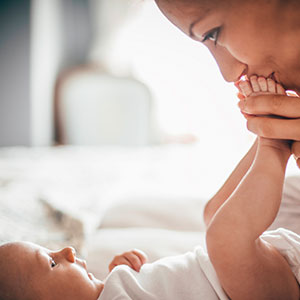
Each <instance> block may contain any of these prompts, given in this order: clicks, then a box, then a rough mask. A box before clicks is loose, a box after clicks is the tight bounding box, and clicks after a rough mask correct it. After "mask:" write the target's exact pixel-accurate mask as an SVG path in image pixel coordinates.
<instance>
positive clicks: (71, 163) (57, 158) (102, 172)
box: [0, 145, 300, 279]
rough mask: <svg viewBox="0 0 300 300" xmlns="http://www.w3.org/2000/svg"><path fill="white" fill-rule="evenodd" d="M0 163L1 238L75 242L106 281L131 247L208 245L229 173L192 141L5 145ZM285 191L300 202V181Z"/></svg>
mask: <svg viewBox="0 0 300 300" xmlns="http://www.w3.org/2000/svg"><path fill="white" fill-rule="evenodd" d="M0 166H1V167H0V203H1V204H0V241H1V242H5V241H12V240H29V241H32V242H36V243H39V244H41V245H43V246H46V247H49V248H52V249H56V248H60V247H63V246H66V245H72V246H74V247H75V248H76V250H77V252H78V255H80V256H82V257H84V258H85V259H86V260H87V262H88V267H89V270H90V271H91V272H93V273H94V274H95V275H96V276H98V277H99V278H100V279H103V278H104V277H105V276H106V274H107V272H108V268H107V267H108V264H109V262H110V260H111V259H112V258H113V256H114V255H115V254H118V253H121V252H123V251H126V250H129V249H132V248H139V249H141V250H143V251H144V252H146V253H147V255H148V257H149V261H150V262H151V261H154V260H156V259H158V258H161V257H164V256H168V255H176V254H181V253H184V252H186V251H188V250H192V249H193V248H194V247H195V246H197V245H202V246H203V247H204V248H205V227H204V223H203V220H202V213H203V208H204V205H205V203H206V201H207V199H208V198H209V196H210V195H211V194H212V193H213V192H214V191H215V190H216V186H219V185H220V182H221V180H223V178H225V175H226V174H225V173H228V170H220V172H218V176H219V177H218V176H216V174H212V172H211V169H212V168H211V161H209V160H207V159H206V156H200V155H199V147H198V146H191V145H165V146H148V147H71V146H60V147H51V148H22V147H16V148H1V149H0ZM222 172H223V173H222ZM214 179H215V180H214ZM209 182H212V184H209ZM287 191H288V192H286V194H287V195H288V196H289V201H291V202H292V205H296V204H297V201H298V200H297V199H298V198H297V194H298V193H300V181H299V178H298V179H297V178H294V179H293V180H292V181H291V183H289V185H288V189H287ZM282 210H283V214H282V216H281V215H279V216H281V217H280V218H279V220H280V222H286V216H287V215H289V216H290V215H291V214H293V217H294V218H296V219H297V218H299V214H298V213H296V212H295V210H293V211H292V212H291V206H283V208H282ZM289 220H290V221H289V222H290V225H291V226H292V227H293V226H294V225H293V224H295V222H293V220H292V219H289ZM296 223H297V224H298V223H299V222H296ZM279 225H280V224H275V225H274V226H275V227H276V226H279ZM297 226H298V225H297ZM298 227H299V226H298ZM298 227H297V228H296V229H295V230H299V232H300V228H298ZM292 229H293V228H292Z"/></svg>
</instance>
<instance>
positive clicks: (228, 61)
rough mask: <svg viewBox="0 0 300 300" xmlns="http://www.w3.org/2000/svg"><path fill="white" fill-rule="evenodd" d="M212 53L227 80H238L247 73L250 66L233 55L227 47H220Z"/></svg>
mask: <svg viewBox="0 0 300 300" xmlns="http://www.w3.org/2000/svg"><path fill="white" fill-rule="evenodd" d="M212 54H213V56H214V58H215V60H216V62H217V64H218V66H219V69H220V71H221V73H222V76H223V78H224V79H225V81H227V82H236V81H238V80H239V79H240V78H241V76H243V75H247V72H248V66H247V65H246V64H244V63H242V62H240V61H239V60H237V59H236V58H235V57H234V56H232V54H231V53H230V52H229V51H228V50H227V49H226V48H225V47H221V46H220V47H218V49H217V50H216V51H214V52H213V53H212Z"/></svg>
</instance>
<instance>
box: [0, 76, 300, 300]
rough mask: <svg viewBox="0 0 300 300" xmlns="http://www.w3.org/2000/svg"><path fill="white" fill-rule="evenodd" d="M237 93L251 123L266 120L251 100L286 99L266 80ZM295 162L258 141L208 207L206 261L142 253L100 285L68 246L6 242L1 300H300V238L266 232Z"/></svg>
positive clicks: (275, 145)
mask: <svg viewBox="0 0 300 300" xmlns="http://www.w3.org/2000/svg"><path fill="white" fill-rule="evenodd" d="M237 86H238V88H239V89H240V96H239V97H240V99H241V101H240V103H239V106H240V108H241V111H242V113H243V114H244V116H245V117H246V119H248V120H251V118H259V117H261V116H255V115H248V114H247V110H246V109H245V101H247V97H249V96H255V94H259V93H262V92H263V93H279V94H285V91H284V89H283V88H282V87H281V86H280V85H279V84H277V83H275V82H274V81H273V80H272V79H265V78H262V77H259V78H257V77H256V76H253V77H251V78H250V80H249V81H241V82H238V83H237ZM290 155H291V151H290V143H289V142H288V141H282V140H270V139H265V138H263V137H259V138H258V139H257V141H256V143H255V144H254V146H253V147H252V148H251V150H250V151H249V152H248V153H247V154H246V156H245V157H244V158H243V159H242V160H241V162H240V163H239V165H238V166H237V168H236V169H235V170H234V171H233V173H232V174H231V175H230V177H229V178H228V180H227V181H226V183H225V184H224V185H223V187H222V188H221V189H220V190H219V191H218V193H217V194H216V195H215V196H214V197H213V198H212V199H211V200H210V201H209V202H208V204H207V205H206V208H205V212H204V219H205V222H206V224H207V226H208V228H207V236H206V242H207V249H208V255H207V254H206V253H204V251H203V250H202V249H201V248H200V247H197V248H196V249H195V250H194V251H193V252H188V253H186V254H183V255H179V256H173V257H167V258H163V259H160V260H158V261H156V262H154V263H151V264H149V263H146V262H147V258H146V255H145V254H144V253H143V252H142V251H139V250H132V251H128V252H126V253H123V254H121V255H119V256H116V257H115V258H114V259H113V261H112V262H111V264H110V265H109V270H110V274H109V275H108V277H107V278H106V279H105V280H104V282H102V281H100V280H98V279H96V278H95V277H94V276H93V274H91V273H88V272H87V267H86V263H85V261H83V260H81V259H79V258H77V257H76V254H75V251H74V249H73V248H71V247H67V248H64V249H62V250H60V251H50V250H48V249H45V248H43V247H40V246H38V245H35V244H32V243H27V242H16V243H8V244H4V245H2V246H1V247H0V269H1V272H0V299H1V300H4V299H5V300H10V299H14V300H15V299H26V300H39V299H41V300H83V299H84V300H96V299H101V300H108V299H109V300H114V299H115V300H117V299H134V300H137V299H140V300H148V299H149V300H150V299H151V300H154V299H157V300H158V299H162V300H168V299H170V300H171V299H172V300H177V299H178V300H179V299H182V300H194V299H195V300H196V299H197V300H199V299H205V300H214V299H243V300H247V299H251V300H253V299H277V300H278V299H284V300H287V299H299V295H300V294H299V285H298V282H299V281H300V269H299V266H300V254H299V252H300V250H299V249H300V248H299V245H300V239H299V237H298V236H297V235H296V234H293V233H292V232H290V231H288V230H284V229H278V230H276V231H272V232H271V231H269V232H265V231H266V230H267V229H268V227H269V226H270V225H271V223H272V222H273V221H274V219H275V217H276V214H277V212H278V209H279V206H280V202H281V195H282V187H283V181H284V176H285V168H286V164H287V161H288V159H289V157H290ZM297 246H298V247H297Z"/></svg>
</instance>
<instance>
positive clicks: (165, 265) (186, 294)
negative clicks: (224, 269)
mask: <svg viewBox="0 0 300 300" xmlns="http://www.w3.org/2000/svg"><path fill="white" fill-rule="evenodd" d="M261 238H262V239H263V240H265V241H267V242H269V243H270V244H272V245H273V246H274V247H275V248H277V249H278V251H279V252H280V253H281V254H282V255H283V256H284V258H285V259H286V260H287V262H288V263H289V265H290V266H291V270H292V272H293V273H294V274H295V277H296V278H297V280H298V282H300V236H298V235H297V234H295V233H293V232H291V231H289V230H286V229H282V228H280V229H277V230H274V231H268V232H265V233H264V234H263V235H262V236H261ZM123 299H124V300H125V299H133V300H201V299H202V300H217V299H221V300H223V299H224V300H229V298H228V297H227V296H226V294H225V292H224V291H223V289H222V287H221V285H220V282H219V280H218V278H217V275H216V272H215V270H214V268H213V266H212V264H211V262H210V261H209V258H208V256H207V254H206V253H205V252H204V251H203V250H202V248H201V247H197V248H195V250H194V251H193V252H188V253H186V254H183V255H178V256H171V257H166V258H163V259H160V260H158V261H156V262H154V263H152V264H144V265H143V266H142V268H141V270H140V272H136V271H134V270H133V269H131V268H130V267H128V266H125V265H120V266H117V267H116V268H114V269H113V271H112V272H111V273H110V274H109V275H108V277H107V278H106V280H105V283H104V289H103V291H102V293H101V295H100V297H99V299H98V300H123Z"/></svg>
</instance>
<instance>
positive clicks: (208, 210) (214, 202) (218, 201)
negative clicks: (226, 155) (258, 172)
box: [204, 140, 257, 227]
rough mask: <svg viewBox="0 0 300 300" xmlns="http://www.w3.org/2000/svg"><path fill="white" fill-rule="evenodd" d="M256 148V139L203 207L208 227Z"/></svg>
mask: <svg viewBox="0 0 300 300" xmlns="http://www.w3.org/2000/svg"><path fill="white" fill-rule="evenodd" d="M256 150H257V140H256V141H255V143H254V144H253V146H252V147H251V148H250V150H249V151H248V152H247V154H246V155H245V156H244V157H243V159H242V160H241V161H240V162H239V164H238V165H237V166H236V168H235V169H234V171H233V172H232V173H231V175H230V176H229V177H228V179H227V180H226V182H225V183H224V184H223V186H222V187H221V188H220V190H219V191H218V192H217V193H216V194H215V196H214V197H212V199H211V200H209V202H208V203H207V204H206V206H205V209H204V222H205V224H206V226H207V227H208V225H209V223H210V221H211V219H212V218H213V216H214V215H215V213H216V211H217V210H218V209H219V207H220V206H221V205H222V204H223V203H224V202H225V201H226V200H227V199H228V197H229V196H230V195H231V194H232V193H233V191H234V190H235V189H236V187H237V186H238V184H239V183H240V182H241V180H242V179H243V177H244V176H245V174H246V173H247V172H248V170H249V168H250V166H251V165H252V162H253V160H254V157H255V154H256Z"/></svg>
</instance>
